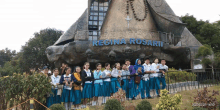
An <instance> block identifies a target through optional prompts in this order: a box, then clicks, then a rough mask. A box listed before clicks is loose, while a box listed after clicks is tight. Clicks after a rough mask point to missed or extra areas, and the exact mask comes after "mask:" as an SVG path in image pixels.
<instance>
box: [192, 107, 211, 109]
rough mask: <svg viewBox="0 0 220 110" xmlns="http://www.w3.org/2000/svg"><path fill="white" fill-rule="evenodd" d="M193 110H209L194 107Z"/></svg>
mask: <svg viewBox="0 0 220 110" xmlns="http://www.w3.org/2000/svg"><path fill="white" fill-rule="evenodd" d="M193 110H208V109H207V108H201V107H194V108H193Z"/></svg>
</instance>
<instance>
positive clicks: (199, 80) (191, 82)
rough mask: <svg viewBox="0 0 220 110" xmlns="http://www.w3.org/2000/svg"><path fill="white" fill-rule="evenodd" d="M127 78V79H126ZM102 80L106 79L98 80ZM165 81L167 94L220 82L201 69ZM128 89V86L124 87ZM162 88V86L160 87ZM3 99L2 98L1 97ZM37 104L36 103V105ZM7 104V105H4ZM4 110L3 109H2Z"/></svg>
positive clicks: (214, 72) (217, 73)
mask: <svg viewBox="0 0 220 110" xmlns="http://www.w3.org/2000/svg"><path fill="white" fill-rule="evenodd" d="M126 76H135V75H126ZM126 78H127V77H126ZM100 79H102V80H104V79H106V78H100ZM100 79H94V80H100ZM165 80H166V89H167V90H168V91H169V93H171V94H172V93H176V92H180V91H186V90H193V89H200V88H204V87H211V86H214V85H219V82H220V69H201V70H191V69H186V70H171V71H168V72H166V74H165ZM126 86H127V88H128V85H126ZM161 87H162V85H161ZM150 94H151V96H153V97H154V96H156V94H155V91H151V92H150ZM1 98H4V97H1ZM30 100H34V101H35V102H34V104H33V106H31V104H30V102H29V101H30ZM89 100H90V101H89V103H88V104H90V103H91V100H92V99H89ZM36 102H37V103H36ZM100 102H101V99H100V100H99V103H100ZM2 104H3V103H0V109H2V108H1V107H2ZM6 104H7V103H6ZM9 105H10V103H8V105H7V108H8V109H7V110H15V109H14V108H16V110H21V109H22V108H21V107H22V106H23V107H24V106H25V108H26V109H27V110H29V109H30V107H33V108H34V109H35V110H38V109H48V108H46V106H45V105H43V104H41V103H40V102H38V101H37V100H36V99H34V98H32V99H29V100H27V101H25V102H23V103H21V104H18V105H16V106H14V107H13V106H10V107H12V108H9ZM3 110H4V109H3Z"/></svg>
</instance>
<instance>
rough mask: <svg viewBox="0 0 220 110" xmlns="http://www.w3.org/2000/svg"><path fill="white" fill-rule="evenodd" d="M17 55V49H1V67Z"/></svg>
mask: <svg viewBox="0 0 220 110" xmlns="http://www.w3.org/2000/svg"><path fill="white" fill-rule="evenodd" d="M15 55H16V51H15V50H10V49H8V48H5V49H2V50H0V67H3V66H4V64H5V63H6V62H7V61H10V60H11V59H12V58H13V57H14V56H15Z"/></svg>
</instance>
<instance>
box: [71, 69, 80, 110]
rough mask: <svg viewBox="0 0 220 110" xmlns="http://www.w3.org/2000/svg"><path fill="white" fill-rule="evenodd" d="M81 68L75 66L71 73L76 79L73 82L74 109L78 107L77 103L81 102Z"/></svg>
mask: <svg viewBox="0 0 220 110" xmlns="http://www.w3.org/2000/svg"><path fill="white" fill-rule="evenodd" d="M80 72H81V68H80V67H79V66H77V67H76V69H75V72H74V73H73V75H74V77H75V78H76V81H75V82H74V84H73V87H74V95H75V103H74V104H75V107H76V109H79V104H80V103H81V89H82V85H81V81H82V79H81V76H80Z"/></svg>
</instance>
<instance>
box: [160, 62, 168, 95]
mask: <svg viewBox="0 0 220 110" xmlns="http://www.w3.org/2000/svg"><path fill="white" fill-rule="evenodd" d="M159 70H160V73H162V74H161V75H160V77H159V80H160V82H161V83H162V89H165V88H166V80H165V73H166V72H167V71H168V66H167V65H166V60H165V59H162V60H161V64H160V68H159ZM159 92H160V91H159Z"/></svg>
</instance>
